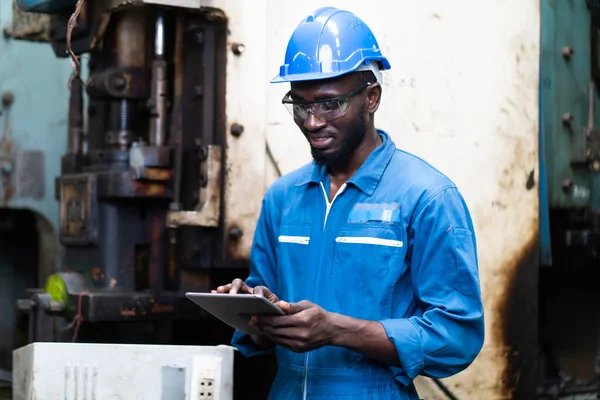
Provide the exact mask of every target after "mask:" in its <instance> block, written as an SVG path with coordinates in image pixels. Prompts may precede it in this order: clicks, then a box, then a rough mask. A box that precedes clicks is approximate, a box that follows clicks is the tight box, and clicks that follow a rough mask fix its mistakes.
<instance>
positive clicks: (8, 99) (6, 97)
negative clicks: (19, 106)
mask: <svg viewBox="0 0 600 400" xmlns="http://www.w3.org/2000/svg"><path fill="white" fill-rule="evenodd" d="M14 102H15V95H14V94H13V93H12V92H4V93H2V107H4V108H7V107H10V106H12V104H13V103H14Z"/></svg>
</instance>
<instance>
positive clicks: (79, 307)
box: [71, 290, 90, 343]
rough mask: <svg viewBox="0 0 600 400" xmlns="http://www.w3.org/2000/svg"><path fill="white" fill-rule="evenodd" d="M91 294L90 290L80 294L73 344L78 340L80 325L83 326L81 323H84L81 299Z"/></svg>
mask: <svg viewBox="0 0 600 400" xmlns="http://www.w3.org/2000/svg"><path fill="white" fill-rule="evenodd" d="M89 293H90V291H89V290H84V291H83V292H81V293H79V296H78V298H77V315H75V332H73V339H72V340H71V342H73V343H74V342H75V340H77V334H78V333H79V325H81V323H82V322H83V315H82V314H81V298H82V297H83V296H85V295H86V294H89Z"/></svg>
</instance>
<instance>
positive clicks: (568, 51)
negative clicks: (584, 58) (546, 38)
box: [561, 46, 573, 60]
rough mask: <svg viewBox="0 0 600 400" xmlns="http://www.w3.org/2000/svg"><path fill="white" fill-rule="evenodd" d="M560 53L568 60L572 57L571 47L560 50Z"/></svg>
mask: <svg viewBox="0 0 600 400" xmlns="http://www.w3.org/2000/svg"><path fill="white" fill-rule="evenodd" d="M561 53H562V55H563V57H564V58H565V59H567V60H568V59H570V58H571V57H572V56H573V48H572V47H571V46H565V47H563V48H562V51H561Z"/></svg>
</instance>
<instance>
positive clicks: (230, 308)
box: [185, 292, 285, 335]
mask: <svg viewBox="0 0 600 400" xmlns="http://www.w3.org/2000/svg"><path fill="white" fill-rule="evenodd" d="M185 295H186V297H187V298H188V299H190V300H191V301H193V302H194V303H196V304H197V305H198V306H200V307H202V308H203V309H205V310H206V311H207V312H208V313H210V314H212V315H213V316H215V317H216V318H218V319H220V320H221V321H223V322H225V323H226V324H227V325H229V326H231V327H233V328H235V329H237V330H239V331H241V332H244V333H245V334H247V335H261V334H262V333H261V332H260V331H257V330H256V329H254V328H252V327H251V326H250V324H249V323H248V322H249V320H250V317H252V315H254V314H262V315H285V312H284V311H283V310H282V309H281V308H279V307H278V306H276V305H275V304H273V303H271V302H270V301H269V300H267V299H266V298H265V297H264V296H260V295H256V294H225V293H197V292H187V293H186V294H185Z"/></svg>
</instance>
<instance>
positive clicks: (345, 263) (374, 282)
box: [332, 222, 407, 319]
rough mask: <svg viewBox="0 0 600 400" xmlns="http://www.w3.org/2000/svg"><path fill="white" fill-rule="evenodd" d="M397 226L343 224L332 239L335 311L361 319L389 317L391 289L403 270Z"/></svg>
mask: <svg viewBox="0 0 600 400" xmlns="http://www.w3.org/2000/svg"><path fill="white" fill-rule="evenodd" d="M405 236H406V235H405V230H404V227H403V226H402V225H401V224H400V223H383V222H366V223H353V224H348V225H345V226H344V227H343V228H342V229H340V230H339V231H338V234H337V237H336V238H335V244H334V254H333V257H334V259H333V279H332V281H333V282H332V283H333V293H334V302H335V304H334V307H335V308H336V311H337V312H340V313H342V314H345V315H350V316H352V317H355V318H362V319H379V318H386V317H389V316H390V315H391V302H392V295H393V291H394V286H395V284H396V282H397V280H398V279H399V277H400V276H401V275H402V273H404V271H405V270H406V267H405V263H404V257H405V255H406V245H407V244H406V238H405Z"/></svg>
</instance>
